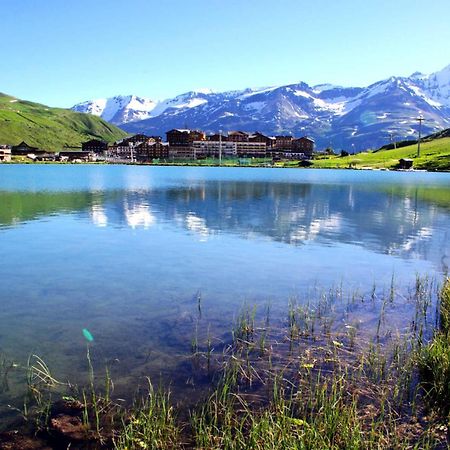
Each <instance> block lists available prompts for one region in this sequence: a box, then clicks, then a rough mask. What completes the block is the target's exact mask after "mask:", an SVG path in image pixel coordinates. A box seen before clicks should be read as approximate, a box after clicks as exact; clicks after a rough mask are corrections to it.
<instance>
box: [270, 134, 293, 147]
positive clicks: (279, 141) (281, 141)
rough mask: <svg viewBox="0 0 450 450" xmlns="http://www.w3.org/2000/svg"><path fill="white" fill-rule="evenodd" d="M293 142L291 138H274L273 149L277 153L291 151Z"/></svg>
mask: <svg viewBox="0 0 450 450" xmlns="http://www.w3.org/2000/svg"><path fill="white" fill-rule="evenodd" d="M293 141H294V137H293V136H275V145H274V148H275V150H278V151H291V150H292V144H293Z"/></svg>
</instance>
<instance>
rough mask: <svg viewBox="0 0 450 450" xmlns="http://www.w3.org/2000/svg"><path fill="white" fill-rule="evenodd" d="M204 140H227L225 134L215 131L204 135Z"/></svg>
mask: <svg viewBox="0 0 450 450" xmlns="http://www.w3.org/2000/svg"><path fill="white" fill-rule="evenodd" d="M206 140H208V141H215V142H219V141H222V142H227V141H228V136H227V135H226V134H221V133H215V134H210V135H209V136H206Z"/></svg>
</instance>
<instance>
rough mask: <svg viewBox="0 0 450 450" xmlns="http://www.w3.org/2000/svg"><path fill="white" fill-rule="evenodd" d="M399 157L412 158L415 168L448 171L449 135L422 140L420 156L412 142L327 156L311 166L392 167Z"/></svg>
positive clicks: (449, 168) (449, 167)
mask: <svg viewBox="0 0 450 450" xmlns="http://www.w3.org/2000/svg"><path fill="white" fill-rule="evenodd" d="M400 158H410V159H413V160H414V166H413V167H414V168H415V169H426V170H441V171H444V170H446V171H450V137H441V138H437V139H432V140H429V141H427V142H423V143H422V144H421V151H420V157H417V144H413V145H409V146H406V147H402V148H399V149H396V150H377V151H370V152H363V153H358V154H356V155H350V156H346V157H340V156H327V157H323V158H320V159H316V160H314V165H313V167H321V168H330V169H331V168H348V167H353V168H356V169H360V168H364V167H371V168H374V169H381V168H387V169H393V168H395V167H396V166H397V165H398V160H399V159H400Z"/></svg>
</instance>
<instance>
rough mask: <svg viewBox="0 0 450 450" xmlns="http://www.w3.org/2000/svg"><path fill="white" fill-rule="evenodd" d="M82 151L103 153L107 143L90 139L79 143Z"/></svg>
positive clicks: (106, 148)
mask: <svg viewBox="0 0 450 450" xmlns="http://www.w3.org/2000/svg"><path fill="white" fill-rule="evenodd" d="M81 150H82V151H83V152H91V153H95V154H100V155H101V154H104V153H105V152H106V151H107V150H108V143H107V142H105V141H100V140H98V139H91V140H90V141H87V142H83V143H82V144H81Z"/></svg>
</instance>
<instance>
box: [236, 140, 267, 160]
mask: <svg viewBox="0 0 450 450" xmlns="http://www.w3.org/2000/svg"><path fill="white" fill-rule="evenodd" d="M236 144H237V148H236V151H237V154H238V156H239V157H240V158H264V157H266V156H267V145H266V143H265V142H237V143H236Z"/></svg>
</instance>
